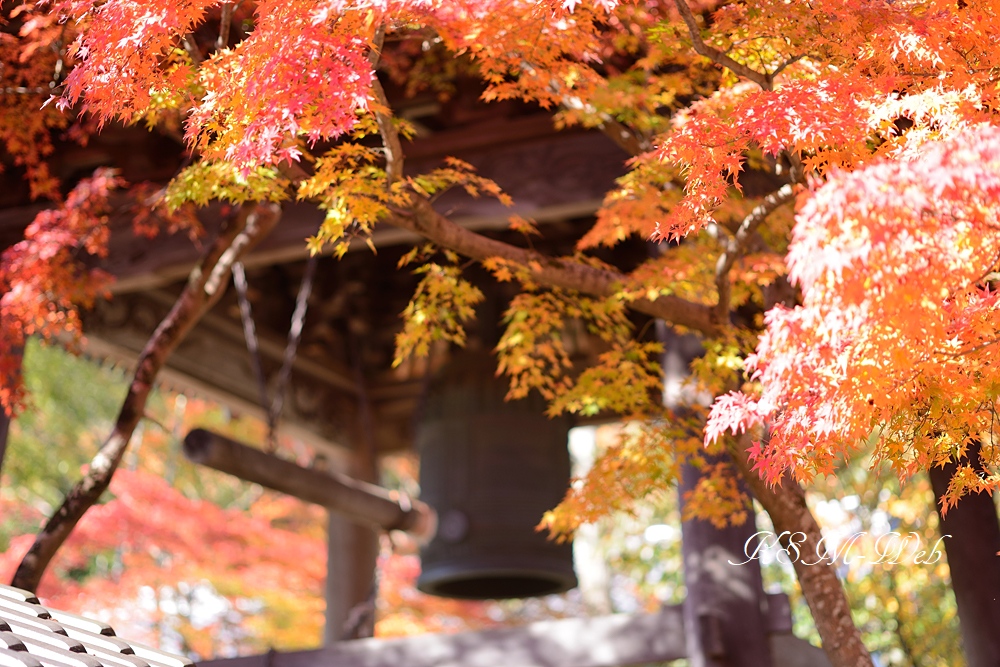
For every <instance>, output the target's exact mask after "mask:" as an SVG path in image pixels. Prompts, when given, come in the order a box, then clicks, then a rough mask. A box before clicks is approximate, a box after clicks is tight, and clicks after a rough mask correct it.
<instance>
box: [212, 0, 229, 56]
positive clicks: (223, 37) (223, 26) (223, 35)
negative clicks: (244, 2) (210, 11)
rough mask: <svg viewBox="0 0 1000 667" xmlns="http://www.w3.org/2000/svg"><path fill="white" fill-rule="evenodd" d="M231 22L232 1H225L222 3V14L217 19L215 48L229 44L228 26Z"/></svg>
mask: <svg viewBox="0 0 1000 667" xmlns="http://www.w3.org/2000/svg"><path fill="white" fill-rule="evenodd" d="M232 23H233V3H231V2H226V3H224V4H223V5H222V16H221V17H220V19H219V39H218V41H216V42H215V48H217V49H219V50H221V49H224V48H226V46H228V45H229V27H230V26H231V25H232Z"/></svg>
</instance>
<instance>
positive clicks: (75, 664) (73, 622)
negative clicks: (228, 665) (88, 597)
mask: <svg viewBox="0 0 1000 667" xmlns="http://www.w3.org/2000/svg"><path fill="white" fill-rule="evenodd" d="M0 667H194V663H193V662H191V661H190V660H188V659H187V658H184V657H181V656H179V655H174V654H172V653H167V652H165V651H160V650H157V649H154V648H150V647H149V646H146V645H144V644H139V643H136V642H130V641H128V640H125V639H122V638H120V637H116V636H115V631H114V630H113V629H111V626H109V625H107V624H106V623H101V622H100V621H95V620H92V619H89V618H85V617H83V616H78V615H76V614H71V613H69V612H65V611H60V610H58V609H49V608H47V607H44V606H42V605H41V604H40V603H39V601H38V598H36V597H35V596H34V595H32V594H31V593H29V592H28V591H24V590H21V589H19V588H12V587H11V586H4V585H2V584H0Z"/></svg>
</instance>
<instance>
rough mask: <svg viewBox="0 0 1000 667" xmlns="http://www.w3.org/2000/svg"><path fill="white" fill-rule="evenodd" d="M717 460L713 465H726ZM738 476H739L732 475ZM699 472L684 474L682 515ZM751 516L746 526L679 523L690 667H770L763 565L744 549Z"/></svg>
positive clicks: (750, 530) (687, 469) (690, 469)
mask: <svg viewBox="0 0 1000 667" xmlns="http://www.w3.org/2000/svg"><path fill="white" fill-rule="evenodd" d="M726 460H728V459H723V458H716V459H715V460H712V459H711V457H710V460H709V462H710V463H718V462H725V461H726ZM734 474H735V473H734ZM700 476H701V471H699V470H697V469H695V468H694V467H692V466H684V467H683V469H682V471H681V483H680V489H679V491H680V494H681V511H683V508H684V501H683V497H684V493H685V492H686V491H689V490H691V489H692V488H694V486H695V484H697V482H698V479H699V478H700ZM756 530H757V529H756V527H755V526H754V521H753V517H752V516H751V517H750V518H749V519H748V520H747V521H746V523H744V524H743V525H742V526H729V527H727V528H722V529H719V528H716V527H715V526H713V525H712V524H711V523H709V522H708V521H702V520H700V519H693V520H690V521H684V522H683V523H682V524H681V540H682V541H681V553H682V555H683V558H684V586H685V588H686V589H687V597H685V598H684V629H685V635H686V646H687V655H688V661H689V663H690V665H691V667H772V664H774V663H772V657H771V649H770V642H769V639H768V625H767V619H766V616H765V612H766V606H765V605H766V598H765V596H764V585H763V581H762V578H761V573H760V563H759V562H758V561H756V560H752V561H750V562H749V563H746V564H745V565H732V564H731V563H730V561H731V562H732V563H743V562H744V561H746V560H747V558H746V555H745V552H744V548H745V545H746V543H747V541H748V540H750V541H751V543H754V542H753V541H754V533H755V532H756Z"/></svg>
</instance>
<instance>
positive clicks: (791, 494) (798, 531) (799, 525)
mask: <svg viewBox="0 0 1000 667" xmlns="http://www.w3.org/2000/svg"><path fill="white" fill-rule="evenodd" d="M729 442H730V443H731V444H730V450H729V453H730V455H731V456H732V458H733V462H734V463H735V464H736V467H737V468H738V469H739V471H740V474H741V475H742V476H743V479H745V480H746V481H747V484H748V485H749V486H750V489H751V491H753V494H754V496H755V497H756V498H757V500H759V501H760V504H761V505H763V507H764V509H765V510H766V511H767V513H768V515H769V516H770V517H771V522H772V523H773V524H774V530H775V532H777V533H778V534H785V535H786V536H790V538H791V539H792V540H793V543H794V544H796V545H798V548H799V553H800V557H799V558H794V559H792V560H793V564H794V566H795V576H796V577H797V578H798V580H799V585H800V586H801V587H802V595H803V596H804V597H805V599H806V602H807V603H808V604H809V609H810V610H811V611H812V616H813V620H814V621H815V622H816V629H817V630H818V631H819V636H820V639H821V640H822V642H823V650H825V651H826V654H827V656H829V658H830V662H831V663H833V666H834V667H874V664H873V662H872V658H871V656H870V655H869V653H868V649H866V648H865V645H864V643H862V641H861V633H860V632H859V631H858V628H857V626H856V625H854V620H853V619H852V618H851V607H850V604H848V602H847V596H846V595H845V594H844V587H843V585H842V584H841V583H840V579H839V578H838V577H837V572H836V570H835V569H834V566H833V564H832V563H830V562H826V561H820V557H821V556H822V555H823V554H824V551H823V549H822V546H821V544H820V540H822V539H823V533H822V532H821V531H820V527H819V524H818V523H816V518H815V517H814V516H813V515H812V512H810V511H809V507H808V506H807V505H806V495H805V492H804V491H803V490H802V487H801V486H799V485H798V483H796V482H795V480H793V479H790V478H788V477H786V478H785V479H783V480H782V482H781V484H780V485H779V486H774V487H772V486H770V485H768V484H767V482H765V481H764V480H762V479H761V478H760V475H758V474H757V473H756V472H755V471H754V470H753V466H752V465H751V463H750V460H749V458H748V456H747V449H748V448H749V446H750V438H749V436H747V435H744V436H743V437H741V438H739V439H737V440H735V442H734V440H732V439H730V441H729ZM786 531H787V532H786Z"/></svg>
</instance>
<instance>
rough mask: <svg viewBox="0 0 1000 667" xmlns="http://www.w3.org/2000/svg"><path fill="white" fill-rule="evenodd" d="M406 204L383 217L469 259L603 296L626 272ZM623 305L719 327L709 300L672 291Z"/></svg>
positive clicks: (698, 327) (713, 329) (416, 201)
mask: <svg viewBox="0 0 1000 667" xmlns="http://www.w3.org/2000/svg"><path fill="white" fill-rule="evenodd" d="M410 204H411V207H410V210H408V211H397V212H395V213H394V214H393V215H390V216H389V217H388V218H386V222H388V223H390V224H392V225H394V226H396V227H399V228H401V229H406V230H409V231H411V232H414V233H416V234H419V235H420V236H423V237H425V238H427V239H428V240H430V241H433V242H434V243H436V244H438V245H439V246H442V247H444V248H449V249H451V250H454V251H455V252H457V253H459V254H461V255H465V256H466V257H469V258H471V259H475V260H478V261H484V260H486V259H489V258H492V257H498V258H502V259H505V260H508V261H510V262H513V263H515V264H517V265H519V266H522V267H524V268H525V269H526V270H527V271H528V272H529V273H530V275H531V277H532V279H534V280H536V281H538V282H539V283H540V284H543V285H547V286H549V287H560V288H563V289H570V290H575V291H577V292H582V293H584V294H589V295H592V296H598V297H608V296H612V295H614V294H615V293H616V292H617V291H618V289H619V288H620V287H621V286H622V285H625V284H627V282H628V277H627V276H625V275H623V274H621V273H617V272H615V271H609V270H605V269H599V268H596V267H593V266H588V265H586V264H582V263H580V262H576V261H573V260H572V259H566V258H555V257H548V256H546V255H543V254H541V253H539V252H536V251H534V250H526V249H524V248H518V247H517V246H512V245H510V244H507V243H503V242H502V241H497V240H495V239H491V238H487V237H485V236H482V235H481V234H477V233H476V232H473V231H471V230H468V229H466V228H464V227H462V226H461V225H458V224H456V223H454V222H452V221H451V220H449V219H448V218H446V217H445V216H443V215H441V214H440V213H438V212H437V211H435V210H434V208H433V206H432V205H431V203H430V201H429V200H427V199H426V198H425V197H422V196H420V195H417V194H413V195H412V196H411V202H410ZM627 305H628V306H629V308H631V309H632V310H635V311H638V312H641V313H645V314H647V315H652V316H653V317H659V318H661V319H663V320H666V321H667V322H669V323H671V324H674V325H677V326H682V327H686V328H688V329H691V330H692V331H697V332H699V333H702V334H705V335H706V336H712V335H714V334H717V333H718V332H719V327H718V326H716V323H715V322H714V320H713V317H712V309H711V308H710V307H709V306H705V305H702V304H700V303H695V302H693V301H687V300H686V299H682V298H680V297H677V296H673V295H664V296H661V297H659V298H657V299H655V300H650V299H636V300H634V301H629V302H628V303H627Z"/></svg>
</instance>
